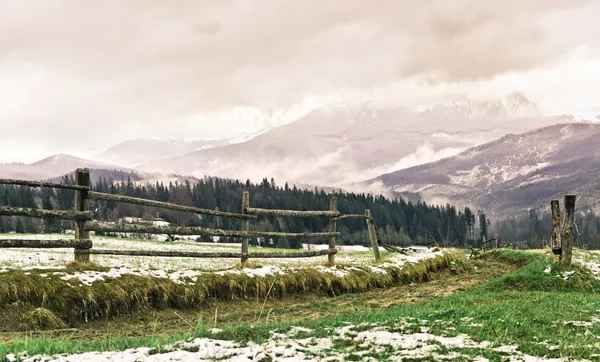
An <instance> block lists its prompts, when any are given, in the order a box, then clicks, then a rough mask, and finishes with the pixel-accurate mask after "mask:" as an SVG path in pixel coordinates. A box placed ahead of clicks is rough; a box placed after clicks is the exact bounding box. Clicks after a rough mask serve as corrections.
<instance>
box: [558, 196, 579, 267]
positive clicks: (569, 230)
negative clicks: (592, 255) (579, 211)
mask: <svg viewBox="0 0 600 362" xmlns="http://www.w3.org/2000/svg"><path fill="white" fill-rule="evenodd" d="M576 200H577V196H576V195H565V201H564V203H565V219H564V220H563V225H562V232H561V236H560V241H561V249H562V250H561V251H562V255H561V260H560V262H561V264H563V265H571V263H572V261H573V227H574V226H575V201H576Z"/></svg>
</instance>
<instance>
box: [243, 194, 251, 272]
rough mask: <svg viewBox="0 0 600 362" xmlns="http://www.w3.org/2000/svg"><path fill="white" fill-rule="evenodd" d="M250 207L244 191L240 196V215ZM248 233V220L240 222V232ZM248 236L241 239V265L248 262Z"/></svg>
mask: <svg viewBox="0 0 600 362" xmlns="http://www.w3.org/2000/svg"><path fill="white" fill-rule="evenodd" d="M249 207H250V194H249V193H248V191H244V192H243V194H242V214H244V215H246V214H248V208H249ZM248 231H250V219H243V220H242V232H244V233H248ZM248 239H249V238H248V236H247V235H246V236H243V237H242V265H244V263H246V261H248Z"/></svg>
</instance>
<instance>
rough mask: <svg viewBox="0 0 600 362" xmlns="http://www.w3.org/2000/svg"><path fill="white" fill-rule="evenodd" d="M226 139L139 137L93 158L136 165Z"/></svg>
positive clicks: (222, 141) (226, 142)
mask: <svg viewBox="0 0 600 362" xmlns="http://www.w3.org/2000/svg"><path fill="white" fill-rule="evenodd" d="M228 143H229V141H228V140H226V139H219V140H194V139H188V140H186V139H180V138H153V139H137V140H131V141H126V142H123V143H119V144H117V145H115V146H112V147H110V148H108V149H106V150H104V151H102V152H100V153H98V154H96V155H94V156H92V160H95V161H99V162H103V163H109V164H115V165H120V166H123V167H135V166H138V165H140V164H143V163H146V162H150V161H152V160H157V159H162V158H169V157H175V156H179V155H184V154H186V153H190V152H194V151H198V150H202V149H208V148H212V147H218V146H222V145H226V144H228Z"/></svg>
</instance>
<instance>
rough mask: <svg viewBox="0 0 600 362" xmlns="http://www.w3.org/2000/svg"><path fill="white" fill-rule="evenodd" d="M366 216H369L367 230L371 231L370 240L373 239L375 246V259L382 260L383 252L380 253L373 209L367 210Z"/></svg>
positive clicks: (373, 245) (373, 246)
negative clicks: (372, 214)
mask: <svg viewBox="0 0 600 362" xmlns="http://www.w3.org/2000/svg"><path fill="white" fill-rule="evenodd" d="M365 216H366V217H367V230H368V231H369V240H371V247H372V248H373V255H374V256H375V261H380V260H381V254H380V253H379V244H377V233H376V231H375V222H373V217H372V216H371V210H369V209H367V210H365Z"/></svg>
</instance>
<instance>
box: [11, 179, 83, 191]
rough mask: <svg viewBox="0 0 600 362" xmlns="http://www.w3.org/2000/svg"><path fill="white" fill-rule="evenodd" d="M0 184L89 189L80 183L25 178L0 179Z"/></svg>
mask: <svg viewBox="0 0 600 362" xmlns="http://www.w3.org/2000/svg"><path fill="white" fill-rule="evenodd" d="M0 185H17V186H29V187H49V188H54V189H66V190H83V191H86V190H89V189H90V188H89V187H85V186H78V185H65V184H55V183H52V182H44V181H25V180H11V179H0Z"/></svg>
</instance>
